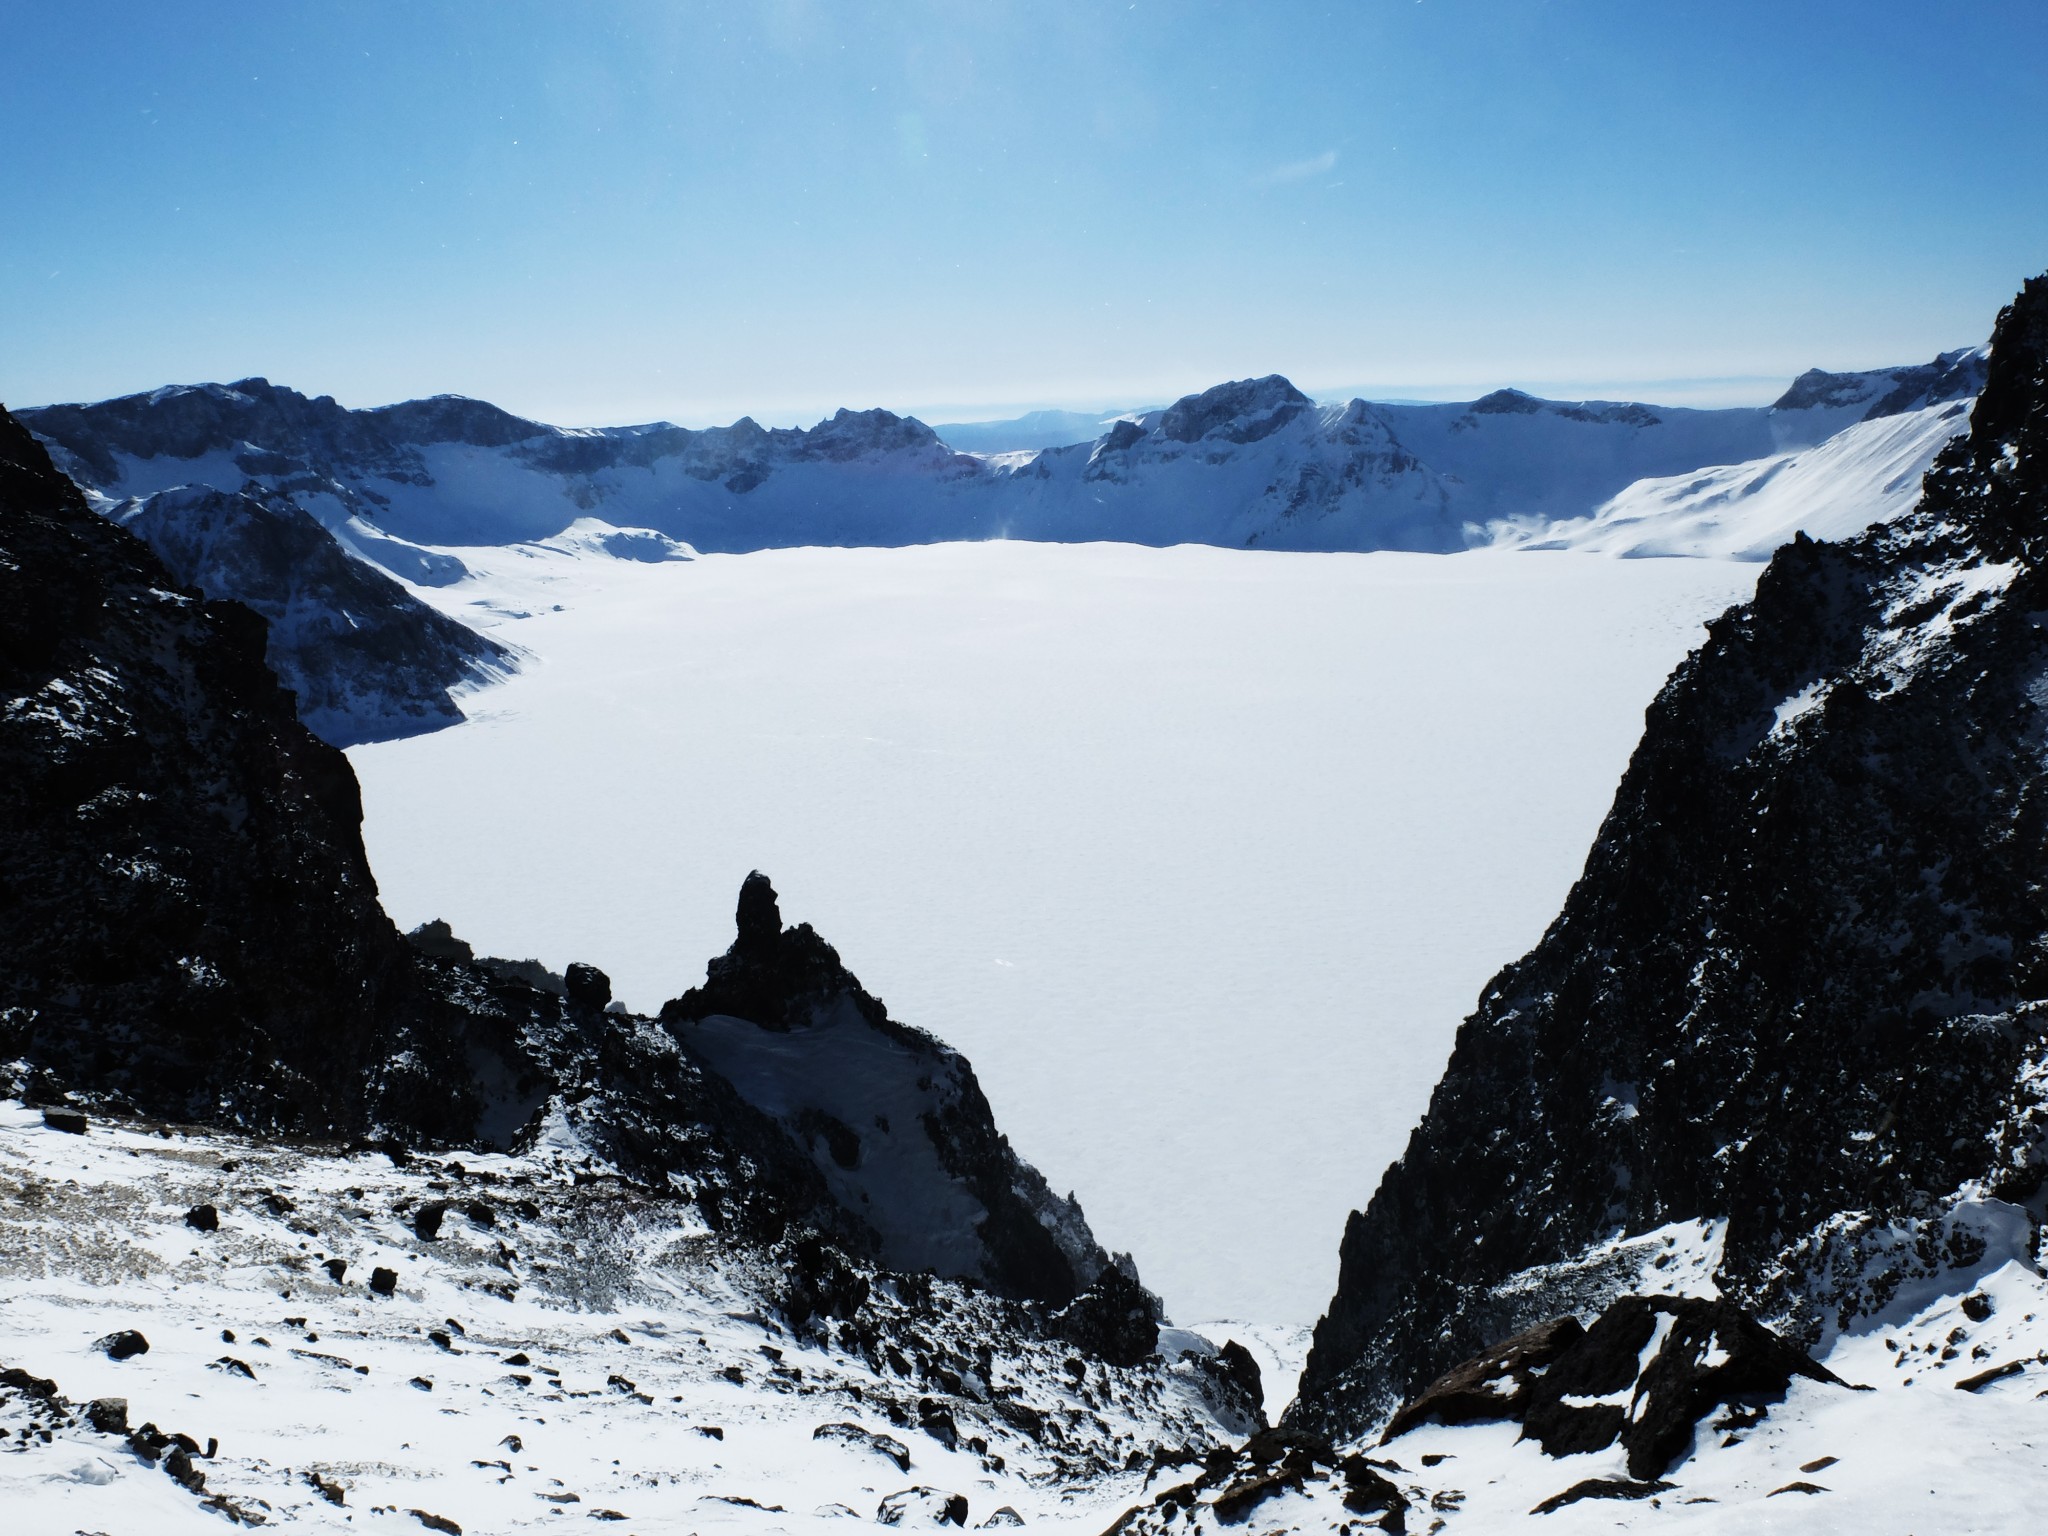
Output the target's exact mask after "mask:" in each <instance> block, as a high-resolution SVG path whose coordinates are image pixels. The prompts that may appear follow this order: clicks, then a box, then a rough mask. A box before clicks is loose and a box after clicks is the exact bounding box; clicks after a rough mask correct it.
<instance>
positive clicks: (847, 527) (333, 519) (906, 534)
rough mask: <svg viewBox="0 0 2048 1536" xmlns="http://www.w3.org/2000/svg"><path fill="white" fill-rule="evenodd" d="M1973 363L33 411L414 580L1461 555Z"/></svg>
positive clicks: (233, 399) (1918, 393)
mask: <svg viewBox="0 0 2048 1536" xmlns="http://www.w3.org/2000/svg"><path fill="white" fill-rule="evenodd" d="M1981 376H1982V359H1981V355H1980V352H1979V351H1977V350H1964V351H1959V352H1954V353H1945V354H1943V355H1942V356H1941V357H1940V358H1937V359H1936V360H1935V361H1934V362H1932V363H1929V364H1924V365H1919V366H1915V367H1910V368H1893V369H1884V370H1878V371H1875V372H1870V373H1859V374H1827V373H1822V372H1819V371H1815V372H1811V373H1808V374H1805V375H1802V376H1801V378H1800V379H1798V380H1797V381H1795V382H1794V384H1793V385H1792V387H1791V388H1790V389H1788V390H1787V391H1786V393H1785V395H1784V396H1783V397H1781V399H1780V400H1779V401H1778V402H1777V403H1776V404H1774V405H1772V406H1771V407H1768V408H1755V409H1731V410H1706V411H1703V410H1690V409H1679V408H1666V407H1657V406H1645V405H1640V404H1626V403H1613V402H1600V401H1592V402H1581V403H1564V402H1557V401H1545V400H1538V399H1536V398H1534V397H1533V396H1529V395H1526V394H1522V393H1520V392H1518V391H1514V390H1500V391H1496V392H1495V393H1493V394H1491V395H1487V396H1485V397H1484V398H1482V399H1479V400H1475V401H1471V402H1467V403H1463V404H1444V405H1375V404H1372V403H1370V402H1367V401H1363V400H1354V401H1351V402H1349V403H1348V404H1344V405H1333V406H1318V405H1316V404H1315V403H1314V402H1312V401H1311V400H1309V398H1308V397H1307V396H1306V395H1303V394H1302V393H1301V392H1300V391H1298V390H1296V389H1295V388H1294V387H1293V386H1292V385H1291V384H1289V383H1288V382H1287V381H1286V380H1285V379H1282V378H1279V377H1277V376H1273V377H1268V378H1264V379H1254V380H1241V381H1237V382H1234V383H1230V384H1222V385H1218V386H1216V387H1215V388H1213V389H1210V390H1206V391H1204V392H1202V393H1200V394H1197V395H1190V396H1187V397H1185V398H1183V399H1181V400H1179V401H1176V402H1175V403H1174V404H1173V405H1171V406H1168V407H1166V408H1165V409H1163V410H1158V411H1152V412H1148V413H1146V414H1144V415H1142V416H1138V417H1135V418H1126V419H1121V420H1117V421H1115V422H1113V423H1112V424H1111V425H1110V427H1109V429H1108V430H1107V431H1105V432H1103V433H1102V434H1101V435H1099V436H1098V437H1096V438H1095V439H1094V440H1093V441H1092V442H1090V443H1083V444H1078V445H1073V446H1067V447H1053V448H1047V449H1043V450H1039V451H1025V452H1018V453H1008V454H1002V455H998V456H996V457H995V458H994V459H986V458H982V457H976V456H974V455H970V454H964V453H957V452H955V451H953V449H952V448H951V447H949V446H948V445H947V444H946V443H944V442H943V441H941V439H940V438H939V437H938V436H937V435H936V434H935V433H934V432H932V430H931V429H930V428H928V427H926V426H925V425H923V424H922V423H921V422H918V421H916V420H915V419H914V418H907V417H900V416H896V415H893V414H892V413H890V412H887V411H882V410H869V411H862V412H854V411H845V410H842V411H840V412H838V413H837V414H835V415H834V416H832V417H829V418H827V419H826V420H824V421H821V422H820V423H818V425H816V426H815V427H812V428H810V429H809V430H807V431H806V430H799V429H773V430H770V429H766V428H762V427H760V426H758V425H756V424H755V423H754V422H753V421H751V420H749V419H745V418H742V419H741V420H740V421H738V422H736V423H734V424H733V425H732V426H730V427H718V428H709V429H705V430H701V431H692V430H689V429H685V428H681V427H673V426H669V425H667V424H662V423H657V424H652V425H646V426H634V427H617V428H601V429H579V430H565V429H560V428H554V427H548V426H545V425H543V424H541V423H538V422H532V421H526V420H522V419H521V418H518V417H515V416H512V415H510V414H509V413H507V412H504V411H501V410H499V409H497V408H496V407H494V406H490V405H487V404H484V403H483V402H480V401H473V400H464V399H459V398H455V397H438V398H435V399H431V400H422V401H411V402H407V403H405V404H403V405H395V406H384V407H379V408H376V409H372V410H346V409H344V408H342V407H341V406H340V405H338V404H336V403H335V402H334V401H333V400H332V399H330V398H328V397H325V396H322V397H319V398H315V399H309V398H307V397H306V396H303V395H300V394H298V393H297V392H295V391H293V390H290V389H285V388H282V387H280V386H276V385H272V384H270V383H269V382H267V381H265V380H262V379H245V380H242V381H240V382H239V383H236V384H232V385H219V384H207V385H197V386H188V387H177V388H169V389H162V390H157V391H154V392H153V393H150V394H147V395H135V396H128V397H124V398H122V399H119V400H110V401H104V402H101V403H99V404H95V405H61V406H47V407H42V408H39V409H36V410H31V411H26V412H24V413H23V419H24V420H25V421H27V422H28V423H29V424H30V426H31V427H32V428H33V430H35V431H36V432H37V433H38V434H39V435H40V436H41V437H43V439H44V440H45V441H46V442H47V443H49V444H50V445H51V446H52V448H53V451H55V452H56V453H57V456H58V459H59V462H60V464H61V466H62V467H63V468H64V469H65V470H66V471H67V472H69V473H71V474H72V475H74V476H75V477H76V478H77V479H79V481H80V483H82V484H85V485H88V486H90V487H92V488H93V489H95V490H97V491H99V492H101V493H103V494H105V495H108V496H113V497H131V496H141V495H148V494H152V493H154V492H156V491H160V490H163V489H167V488H169V487H170V486H173V485H180V484H188V483H200V484H207V485H212V486H214V487H215V488H217V489H221V490H229V491H238V490H240V489H241V488H242V486H243V485H244V484H245V483H246V482H247V481H249V480H252V479H253V480H255V481H257V482H258V483H260V484H262V485H264V486H266V487H268V488H270V489H272V490H274V491H276V492H278V493H280V494H283V495H287V496H290V497H292V498H294V499H295V500H297V501H298V502H299V504H300V505H301V506H303V507H304V508H305V509H306V510H307V511H308V512H309V513H310V514H311V515H313V516H314V517H315V518H316V519H317V520H319V521H320V522H322V523H323V525H325V526H327V527H329V528H330V529H332V530H334V531H335V532H336V534H337V535H338V536H340V537H342V538H343V539H344V540H345V541H346V542H349V543H350V544H351V545H352V547H353V548H355V549H356V550H357V551H358V552H360V553H362V554H363V555H365V556H366V557H367V558H370V559H373V560H377V561H379V562H380V563H384V564H386V565H387V566H389V567H390V568H391V569H393V570H394V571H396V572H397V573H398V574H401V575H403V576H405V577H406V578H407V579H409V580H414V581H437V580H443V579H450V578H452V577H453V576H454V575H456V574H458V573H459V571H458V568H457V567H456V566H454V565H453V564H451V563H449V557H448V556H446V555H441V556H438V557H436V556H433V555H429V554H426V553H424V552H422V550H421V549H420V546H459V545H463V544H500V543H510V542H516V541H520V540H527V539H540V538H547V537H550V536H552V535H554V534H556V533H559V532H560V531H561V530H562V529H563V528H565V527H567V526H568V525H569V524H570V523H571V522H572V521H574V520H575V519H576V518H577V517H580V516H598V517H601V518H603V519H604V520H605V521H607V522H610V523H613V524H617V525H621V526H633V527H644V528H650V529H654V530H657V531H659V532H661V533H663V534H665V535H667V536H669V537H671V538H675V539H679V540H682V541H685V542H687V543H689V544H691V545H693V546H695V547H697V548H700V549H704V550H710V551H725V552H731V551H742V550H749V549H760V548H769V547H787V546H792V545H800V544H868V545H898V544H908V543H925V542H931V541H935V540H946V539H962V538H966V539H977V538H991V537H1009V538H1029V539H1052V540H1073V539H1124V540H1129V541H1132V542H1136V543H1144V544H1173V543H1183V542H1197V543H1220V544H1231V545H1247V544H1248V545H1256V546H1261V547H1267V548H1288V549H1383V548H1385V549H1415V550H1433V551H1444V550H1454V549H1460V548H1464V547H1466V546H1467V544H1469V543H1470V542H1472V541H1473V540H1474V539H1475V538H1477V537H1480V536H1481V532H1480V531H1481V530H1483V529H1485V528H1486V527H1487V526H1488V525H1489V524H1493V523H1496V522H1500V521H1502V520H1505V519H1510V518H1519V519H1542V520H1549V521H1556V520H1559V519H1567V518H1573V517H1580V516H1585V515H1588V514H1590V513H1592V512H1593V511H1594V510H1595V509H1596V508H1597V507H1599V506H1600V505H1601V503H1603V502H1604V501H1606V500H1607V499H1608V498H1610V497H1612V496H1614V495H1615V494H1617V493H1618V492H1620V491H1622V490H1623V489H1624V488H1625V487H1627V486H1629V485H1630V484H1632V483H1633V482H1635V481H1638V480H1641V479H1644V478H1645V477H1655V476H1667V475H1673V474H1681V473H1686V472H1689V471H1694V470H1698V469H1701V468H1703V467H1706V466H1710V465H1726V464H1735V463H1741V462H1744V461H1748V460H1752V459H1757V458H1761V457H1765V456H1768V455H1772V454H1777V453H1783V452H1786V451H1788V450H1795V449H1801V448H1809V447H1812V446H1813V445H1815V444H1818V443H1820V442H1822V441H1824V440H1825V439H1827V438H1828V437H1831V436H1832V435H1833V434H1834V433H1836V432H1837V431H1839V430H1841V429H1842V428H1844V427H1847V426H1850V425H1852V424H1855V423H1857V422H1859V421H1866V420H1872V419H1876V418H1879V417H1883V416H1890V415H1898V414H1901V413H1903V412H1905V411H1908V410H1912V409H1916V408H1919V407H1922V406H1925V405H1928V404H1933V403H1945V402H1948V401H1953V400H1959V399H1966V398H1968V397H1969V396H1970V395H1972V394H1974V392H1975V389H1976V387H1977V385H1978V382H1979V381H1980V379H1981Z"/></svg>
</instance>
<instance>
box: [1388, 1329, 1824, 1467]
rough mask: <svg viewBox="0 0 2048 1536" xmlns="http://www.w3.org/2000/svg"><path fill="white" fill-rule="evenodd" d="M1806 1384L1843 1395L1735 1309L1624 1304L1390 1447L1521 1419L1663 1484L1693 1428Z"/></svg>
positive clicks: (1484, 1358)
mask: <svg viewBox="0 0 2048 1536" xmlns="http://www.w3.org/2000/svg"><path fill="white" fill-rule="evenodd" d="M1660 1319H1668V1322H1666V1323H1665V1325H1664V1336H1663V1338H1662V1339H1661V1340H1659V1341H1658V1343H1657V1348H1656V1350H1655V1352H1654V1353H1652V1354H1651V1355H1650V1357H1649V1359H1648V1360H1647V1361H1645V1360H1644V1359H1643V1351H1644V1349H1645V1348H1646V1347H1647V1346H1648V1345H1649V1344H1650V1342H1651V1340H1652V1339H1653V1338H1655V1337H1656V1334H1657V1330H1658V1326H1659V1322H1660ZM1709 1361H1711V1362H1712V1363H1711V1364H1709V1363H1708V1362H1709ZM1795 1376H1804V1377H1806V1378H1807V1379H1808V1380H1811V1381H1823V1382H1831V1383H1833V1384H1835V1385H1837V1386H1839V1385H1841V1382H1840V1379H1839V1378H1838V1377H1836V1376H1835V1375H1834V1373H1833V1372H1831V1371H1829V1370H1827V1369H1826V1368H1825V1367H1822V1366H1819V1365H1816V1364H1814V1362H1813V1361H1812V1360H1811V1359H1809V1358H1808V1357H1807V1355H1806V1353H1805V1352H1804V1351H1803V1350H1800V1349H1798V1348H1796V1347H1794V1346H1793V1345H1791V1344H1788V1343H1786V1342H1785V1341H1784V1340H1783V1339H1781V1338H1779V1337H1778V1336H1777V1335H1776V1334H1774V1333H1772V1332H1771V1331H1770V1330H1769V1329H1768V1328H1766V1327H1764V1326H1763V1324H1761V1323H1759V1322H1758V1321H1757V1320H1756V1319H1755V1318H1753V1317H1751V1316H1750V1315H1749V1314H1748V1313H1747V1312H1744V1311H1743V1310H1742V1309H1741V1308H1740V1307H1738V1306H1736V1305H1735V1304H1734V1303H1732V1302H1728V1301H1723V1300H1707V1299H1704V1298H1701V1297H1693V1296H1623V1297H1620V1298H1619V1299H1617V1300H1616V1301H1614V1302H1613V1303H1612V1304H1611V1305H1609V1306H1608V1308H1607V1309H1606V1310H1605V1311H1604V1312H1602V1313H1601V1314H1600V1316H1599V1317H1597V1318H1595V1319H1594V1320H1593V1324H1592V1326H1591V1327H1589V1328H1582V1327H1580V1326H1579V1324H1578V1322H1577V1320H1576V1319H1573V1318H1569V1317H1565V1318H1558V1319H1556V1320H1555V1321H1553V1322H1549V1323H1544V1324H1541V1325H1540V1326H1538V1327H1536V1328H1532V1329H1529V1330H1528V1331H1527V1332H1525V1333H1521V1334H1518V1335H1516V1336H1515V1337H1514V1338H1512V1339H1509V1340H1508V1341H1507V1342H1506V1343H1504V1344H1499V1345H1496V1346H1495V1347H1494V1348H1492V1349H1490V1350H1487V1351H1486V1352H1485V1353H1484V1354H1481V1355H1478V1356H1476V1357H1475V1358H1473V1359H1471V1360H1468V1361H1466V1362H1465V1363H1464V1364H1463V1365H1460V1366H1458V1367H1456V1368H1454V1369H1453V1370H1451V1371H1449V1372H1447V1373H1446V1374H1445V1375H1444V1376H1443V1377H1442V1378H1440V1379H1439V1380H1437V1381H1436V1382H1433V1383H1432V1384H1431V1385H1430V1386H1429V1387H1428V1389H1427V1390H1425V1391H1424V1392H1423V1393H1422V1395H1421V1396H1419V1397H1417V1398H1416V1399H1415V1400H1414V1401H1413V1402H1411V1403H1408V1404H1406V1405H1405V1406H1404V1407H1403V1408H1402V1409H1401V1411H1400V1412H1399V1413H1397V1414H1395V1415H1394V1417H1393V1419H1392V1420H1391V1421H1390V1422H1389V1423H1388V1425H1387V1429H1386V1433H1385V1434H1384V1435H1383V1436H1382V1442H1383V1443H1384V1441H1387V1440H1392V1439H1394V1438H1396V1437H1397V1436H1400V1435H1404V1434H1406V1433H1407V1432H1408V1431H1409V1430H1411V1429H1414V1428H1415V1427H1416V1426H1418V1425H1420V1424H1424V1423H1429V1422H1432V1421H1433V1422H1436V1423H1439V1424H1464V1423H1474V1422H1478V1421H1481V1420H1488V1419H1496V1420H1497V1419H1511V1420H1513V1421H1515V1422H1516V1423H1518V1424H1520V1425H1521V1426H1522V1433H1523V1436H1524V1438H1526V1439H1530V1440H1534V1441H1536V1442H1537V1443H1538V1444H1540V1445H1541V1446H1542V1447H1543V1449H1544V1451H1545V1452H1546V1453H1548V1454H1549V1455H1552V1456H1576V1455H1579V1454H1581V1453H1583V1452H1586V1451H1601V1450H1605V1449H1606V1448H1607V1447H1608V1446H1610V1445H1612V1444H1614V1442H1615V1440H1616V1439H1619V1440H1620V1441H1621V1443H1622V1445H1623V1447H1624V1448H1625V1449H1626V1450H1627V1452H1628V1470H1629V1475H1630V1476H1631V1477H1636V1478H1653V1477H1658V1476H1660V1475H1662V1474H1663V1473H1664V1472H1666V1471H1667V1470H1669V1468H1670V1466H1671V1464H1672V1463H1673V1462H1674V1461H1676V1460H1677V1459H1678V1458H1679V1457H1680V1456H1682V1455H1683V1454H1684V1453H1685V1452H1686V1451H1687V1449H1688V1448H1689V1447H1690V1446H1691V1444H1692V1437H1693V1429H1694V1426H1695V1425H1697V1424H1698V1423H1699V1421H1700V1420H1701V1419H1703V1418H1705V1417H1706V1416H1707V1415H1708V1414H1709V1413H1711V1412H1712V1411H1713V1410H1714V1409H1715V1408H1718V1407H1721V1406H1723V1405H1724V1404H1739V1405H1741V1406H1743V1407H1745V1408H1759V1407H1761V1406H1762V1405H1763V1404H1765V1403H1771V1402H1776V1401H1778V1400H1780V1399H1782V1398H1783V1397H1784V1395H1785V1392H1786V1390H1787V1389H1788V1388H1789V1387H1790V1386H1791V1384H1792V1379H1793V1377H1795ZM1624 1395H1626V1398H1627V1401H1625V1402H1624V1401H1622V1398H1623V1396H1624ZM1602 1398H1604V1399H1608V1401H1605V1402H1599V1401H1594V1399H1602Z"/></svg>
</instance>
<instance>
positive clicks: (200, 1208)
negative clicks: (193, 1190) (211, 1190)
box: [185, 1205, 220, 1232]
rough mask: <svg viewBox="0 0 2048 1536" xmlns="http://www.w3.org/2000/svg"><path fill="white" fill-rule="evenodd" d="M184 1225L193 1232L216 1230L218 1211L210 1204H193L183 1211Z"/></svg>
mask: <svg viewBox="0 0 2048 1536" xmlns="http://www.w3.org/2000/svg"><path fill="white" fill-rule="evenodd" d="M185 1225H186V1226H188V1227H190V1228H191V1229H192V1230H193V1231H194V1232H218V1231H219V1230H220V1212H219V1211H218V1210H216V1209H215V1208H214V1207H213V1206H211V1205H195V1206H193V1207H192V1209H191V1210H189V1211H187V1212H186V1213H185Z"/></svg>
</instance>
